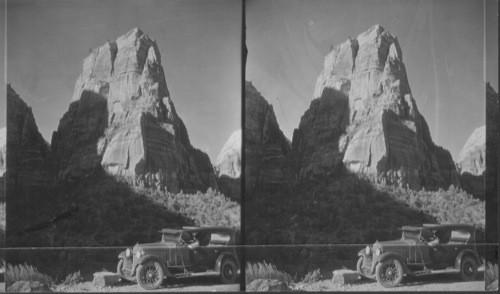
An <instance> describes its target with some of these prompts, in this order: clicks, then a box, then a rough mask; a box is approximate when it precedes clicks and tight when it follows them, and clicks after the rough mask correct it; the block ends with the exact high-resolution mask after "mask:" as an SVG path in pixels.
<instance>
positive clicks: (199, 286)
mask: <svg viewBox="0 0 500 294" xmlns="http://www.w3.org/2000/svg"><path fill="white" fill-rule="evenodd" d="M239 290H240V284H221V282H220V281H219V279H218V278H214V277H198V278H184V279H177V280H174V279H170V280H167V282H165V283H164V284H163V286H162V287H160V288H158V289H157V290H154V291H151V290H144V289H142V288H141V286H139V285H137V284H135V283H128V282H122V283H120V284H118V285H116V286H113V287H106V288H97V287H95V286H94V285H92V282H84V283H80V284H77V285H74V286H71V287H61V286H59V287H57V288H56V289H55V291H58V292H236V291H239Z"/></svg>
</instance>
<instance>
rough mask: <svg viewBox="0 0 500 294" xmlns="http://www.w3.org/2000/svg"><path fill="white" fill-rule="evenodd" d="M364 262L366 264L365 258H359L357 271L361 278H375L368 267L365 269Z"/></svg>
mask: <svg viewBox="0 0 500 294" xmlns="http://www.w3.org/2000/svg"><path fill="white" fill-rule="evenodd" d="M363 262H364V258H363V256H361V257H359V259H358V264H357V265H356V270H357V272H358V274H360V275H361V277H363V278H368V279H370V278H373V275H371V274H370V270H369V269H368V268H366V267H363Z"/></svg>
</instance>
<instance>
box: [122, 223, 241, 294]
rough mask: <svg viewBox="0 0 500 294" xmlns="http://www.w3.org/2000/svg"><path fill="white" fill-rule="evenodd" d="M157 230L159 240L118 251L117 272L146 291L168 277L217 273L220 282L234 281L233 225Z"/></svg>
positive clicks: (236, 266)
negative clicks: (227, 226) (231, 226)
mask: <svg viewBox="0 0 500 294" xmlns="http://www.w3.org/2000/svg"><path fill="white" fill-rule="evenodd" d="M160 233H161V234H162V238H161V241H160V242H157V243H148V244H136V245H135V246H134V247H133V248H127V250H125V251H123V252H121V253H120V255H119V256H118V258H119V262H118V266H117V273H118V274H119V275H120V276H121V277H122V278H123V279H125V280H128V281H132V282H133V281H137V283H138V284H139V285H140V286H141V287H142V288H144V289H147V290H153V289H157V288H158V287H160V286H161V285H162V284H163V282H164V281H165V279H166V278H170V277H173V278H182V277H193V276H202V275H218V276H219V277H220V280H221V281H222V282H223V283H228V284H229V283H234V282H236V280H237V278H238V275H239V273H240V262H239V259H238V255H237V252H236V247H235V233H236V232H235V229H234V228H226V227H183V228H171V229H163V230H161V231H160Z"/></svg>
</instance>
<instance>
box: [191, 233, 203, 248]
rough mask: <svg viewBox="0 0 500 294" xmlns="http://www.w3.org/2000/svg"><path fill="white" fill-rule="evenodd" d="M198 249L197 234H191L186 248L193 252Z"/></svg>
mask: <svg viewBox="0 0 500 294" xmlns="http://www.w3.org/2000/svg"><path fill="white" fill-rule="evenodd" d="M198 247H200V240H199V238H198V233H193V238H192V239H191V240H190V242H189V244H188V248H189V249H193V250H194V249H196V248H198Z"/></svg>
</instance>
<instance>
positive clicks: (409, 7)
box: [245, 0, 498, 160]
mask: <svg viewBox="0 0 500 294" xmlns="http://www.w3.org/2000/svg"><path fill="white" fill-rule="evenodd" d="M487 3H488V7H487V9H485V7H484V5H483V4H484V3H483V1H482V0H453V1H451V0H442V1H428V0H426V1H414V0H411V1H410V0H408V1H402V0H398V1H393V0H384V1H382V0H373V1H360V0H357V1H356V0H354V1H352V0H351V1H339V0H335V1H318V0H314V1H313V0H309V1H306V0H301V1H294V0H286V1H282V0H265V1H262V0H248V1H247V3H246V26H247V41H246V43H247V47H248V59H247V65H246V77H245V78H246V80H249V81H252V83H253V85H254V86H255V87H256V89H257V90H259V91H260V92H261V94H262V95H263V96H264V97H265V98H266V99H267V100H268V101H269V102H270V103H272V105H273V108H274V111H275V113H276V116H277V119H278V122H279V125H280V128H281V129H282V130H283V132H284V133H285V135H286V136H287V137H288V138H289V139H292V134H293V130H294V129H295V128H297V127H298V125H299V122H300V118H301V116H302V115H303V113H304V112H305V111H306V110H307V109H308V107H309V105H310V102H311V99H312V98H313V97H312V95H313V92H314V87H315V83H316V79H317V77H318V76H319V74H320V72H321V70H322V69H323V60H324V57H325V56H326V54H327V53H328V52H329V50H330V46H331V45H336V44H339V43H342V42H344V41H346V40H347V39H348V38H349V37H351V38H354V37H356V36H358V35H359V34H361V33H362V32H364V31H366V30H368V29H369V28H370V27H372V26H373V25H375V24H380V25H381V26H382V27H384V28H385V29H386V30H388V31H389V33H390V34H392V35H394V36H397V37H398V40H399V43H400V45H401V48H402V51H403V62H404V63H405V65H406V70H407V75H408V79H409V82H410V87H411V90H412V94H413V96H414V98H415V100H416V103H417V106H418V108H419V110H420V112H421V113H422V115H423V116H424V117H425V119H426V121H427V123H428V124H429V128H430V131H431V135H432V138H433V140H434V142H435V143H436V144H437V145H440V146H443V147H445V148H446V149H448V150H449V151H450V152H451V154H452V156H453V158H454V159H455V160H456V159H457V158H458V154H459V153H460V150H461V149H462V147H463V146H464V144H465V142H466V140H467V138H468V137H469V136H470V135H471V134H472V132H473V131H474V129H476V128H478V127H480V126H482V125H484V124H485V107H486V106H485V98H484V97H485V84H484V81H485V80H489V81H491V84H492V86H493V88H494V89H495V90H498V24H497V21H498V18H497V14H496V12H497V11H498V9H497V6H496V5H497V2H496V1H487ZM485 11H486V12H485ZM485 13H486V17H485ZM485 24H486V25H485ZM485 27H487V28H488V29H486V30H485ZM485 39H486V40H487V42H485ZM485 44H486V45H485ZM485 56H487V60H488V62H487V64H488V65H487V66H485ZM486 75H487V78H485V76H486Z"/></svg>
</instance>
